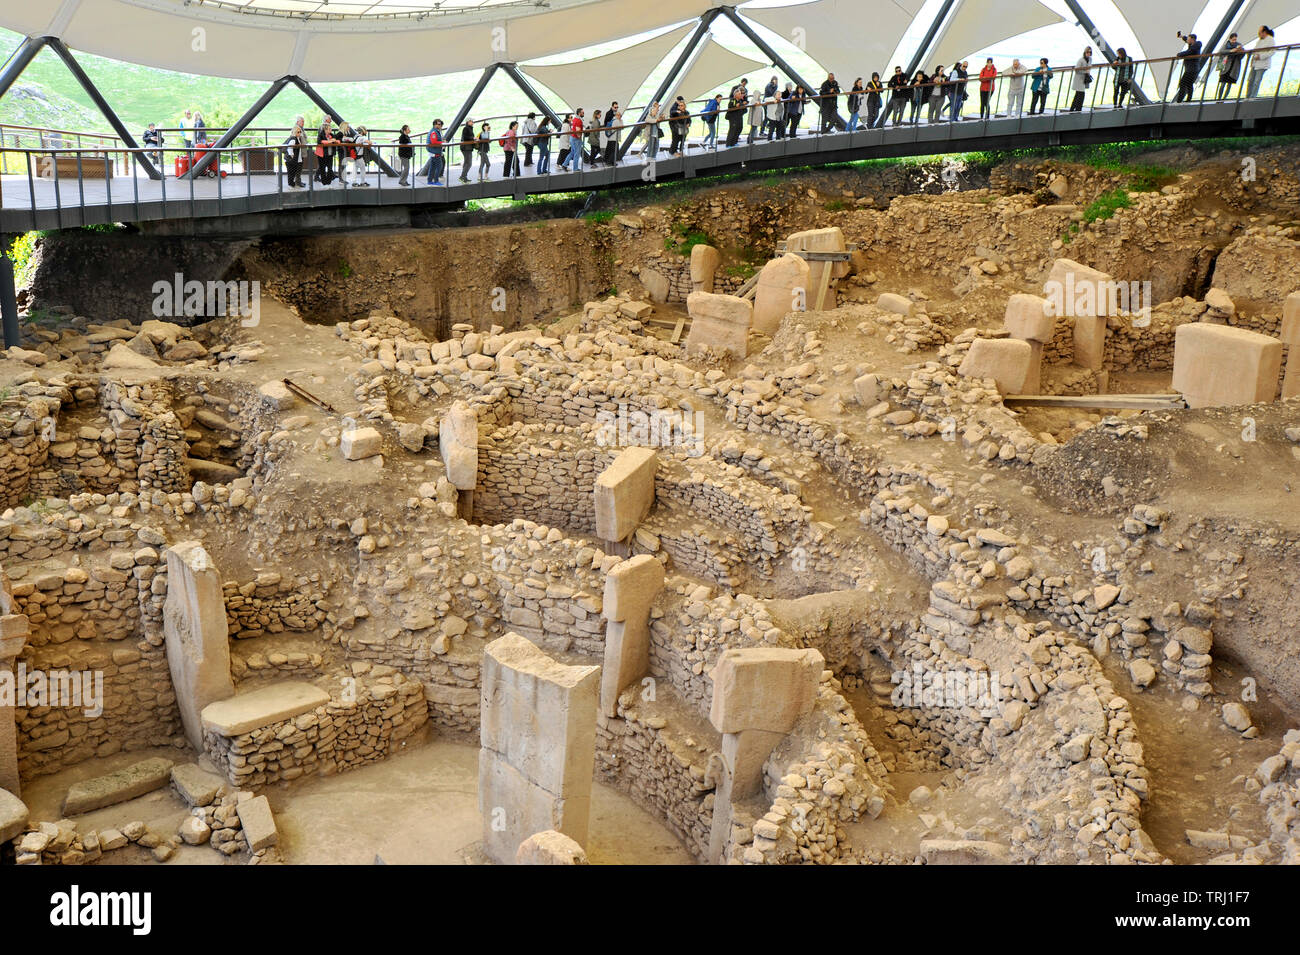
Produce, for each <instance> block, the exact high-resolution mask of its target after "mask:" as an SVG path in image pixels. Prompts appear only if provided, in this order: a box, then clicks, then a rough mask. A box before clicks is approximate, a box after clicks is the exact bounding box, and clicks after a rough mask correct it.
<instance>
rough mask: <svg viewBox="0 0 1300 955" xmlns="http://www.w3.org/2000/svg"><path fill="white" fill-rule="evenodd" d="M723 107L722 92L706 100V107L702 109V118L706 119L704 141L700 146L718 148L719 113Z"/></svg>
mask: <svg viewBox="0 0 1300 955" xmlns="http://www.w3.org/2000/svg"><path fill="white" fill-rule="evenodd" d="M721 107H722V94H721V93H717V94H715V95H714V96H713V97H711V98H710V99H707V100H705V101H704V109H702V110H700V119H702V120H704V129H705V131H706V132H705V134H704V141H703V142H702V143H700V146H701V147H702V148H704V149H717V148H718V113H719V112H720V110H721Z"/></svg>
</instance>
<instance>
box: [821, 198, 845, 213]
mask: <svg viewBox="0 0 1300 955" xmlns="http://www.w3.org/2000/svg"><path fill="white" fill-rule="evenodd" d="M848 207H849V204H848V201H847V200H844V199H831V200H830V201H829V202H827V203H825V204H824V205H823V206H822V208H823V209H825V210H826V211H827V212H843V211H844V210H845V209H847V208H848Z"/></svg>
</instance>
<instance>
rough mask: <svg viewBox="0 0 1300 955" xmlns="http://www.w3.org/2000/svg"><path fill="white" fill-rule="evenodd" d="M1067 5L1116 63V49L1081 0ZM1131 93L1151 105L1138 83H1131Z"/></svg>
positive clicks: (1071, 1)
mask: <svg viewBox="0 0 1300 955" xmlns="http://www.w3.org/2000/svg"><path fill="white" fill-rule="evenodd" d="M1065 5H1066V6H1067V7H1069V8H1070V12H1071V13H1073V14H1074V19H1075V20H1076V21H1078V23H1079V26H1080V27H1081V28H1082V29H1083V32H1084V33H1086V34H1088V36H1089V37H1091V38H1092V40H1093V42H1095V43H1096V44H1097V48H1098V49H1099V50H1101V54H1102V56H1104V57H1105V58H1106V62H1107V63H1114V62H1115V51H1114V50H1112V49H1111V46H1110V44H1109V43H1107V42H1106V38H1105V37H1104V36H1102V35H1101V31H1100V30H1098V29H1097V24H1095V23H1093V22H1092V17H1090V16H1088V14H1087V13H1086V12H1085V11H1084V9H1083V7H1082V6H1081V5H1080V4H1079V0H1065ZM1129 93H1130V94H1131V95H1132V97H1133V99H1134V100H1136V101H1137V102H1138V103H1141V104H1142V105H1143V106H1149V105H1150V104H1151V99H1150V98H1149V97H1148V96H1147V94H1146V93H1144V92H1142V87H1140V86H1138V85H1137V84H1136V83H1131V84H1130V85H1129ZM1095 108H1096V107H1095V106H1094V109H1095Z"/></svg>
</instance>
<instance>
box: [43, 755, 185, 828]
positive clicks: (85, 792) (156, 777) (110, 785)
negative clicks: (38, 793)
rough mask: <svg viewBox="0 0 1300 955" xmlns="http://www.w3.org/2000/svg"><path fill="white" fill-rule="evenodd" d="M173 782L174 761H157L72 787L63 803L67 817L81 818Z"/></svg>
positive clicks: (150, 760)
mask: <svg viewBox="0 0 1300 955" xmlns="http://www.w3.org/2000/svg"><path fill="white" fill-rule="evenodd" d="M171 778H172V761H171V760H170V759H163V758H161V757H155V758H153V759H146V760H143V761H141V762H138V763H134V764H133V765H131V766H127V767H126V768H125V769H119V770H118V771H117V772H115V773H108V774H107V775H105V776H96V777H95V778H93V779H83V780H81V782H77V783H73V784H72V786H71V787H70V788H69V789H68V795H67V797H66V798H65V799H64V801H63V814H64V815H65V816H78V815H81V814H82V813H85V812H91V811H92V810H95V809H103V808H104V807H105V806H115V805H117V804H118V803H120V802H126V801H127V800H128V799H135V798H136V797H137V796H143V795H144V794H145V793H151V792H153V791H154V790H155V789H161V788H162V787H163V786H166V785H167V783H168V782H170V781H171Z"/></svg>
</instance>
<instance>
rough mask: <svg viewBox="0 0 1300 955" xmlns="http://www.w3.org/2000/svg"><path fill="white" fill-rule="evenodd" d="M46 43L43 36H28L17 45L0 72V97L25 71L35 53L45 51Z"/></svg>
mask: <svg viewBox="0 0 1300 955" xmlns="http://www.w3.org/2000/svg"><path fill="white" fill-rule="evenodd" d="M48 42H49V40H48V39H46V38H45V37H43V36H29V37H27V38H26V39H24V40H23V42H22V43H20V44H19V45H18V49H16V50H14V52H13V53H12V54H11V55H10V57H9V59H8V60H6V61H5V65H4V69H2V70H0V96H4V95H5V93H8V92H9V87H11V86H13V85H14V83H15V82H16V81H17V79H18V77H20V76H22V74H23V70H25V69H27V66H28V64H29V63H31V62H32V60H33V59H35V58H36V54H37V53H40V52H41V50H43V49H45V44H46V43H48Z"/></svg>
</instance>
